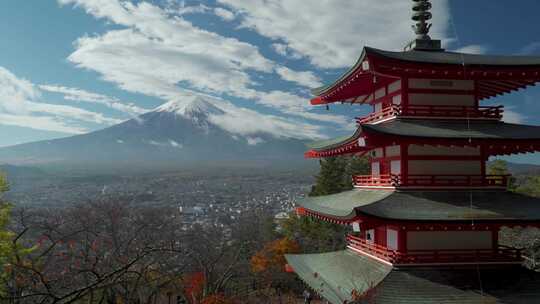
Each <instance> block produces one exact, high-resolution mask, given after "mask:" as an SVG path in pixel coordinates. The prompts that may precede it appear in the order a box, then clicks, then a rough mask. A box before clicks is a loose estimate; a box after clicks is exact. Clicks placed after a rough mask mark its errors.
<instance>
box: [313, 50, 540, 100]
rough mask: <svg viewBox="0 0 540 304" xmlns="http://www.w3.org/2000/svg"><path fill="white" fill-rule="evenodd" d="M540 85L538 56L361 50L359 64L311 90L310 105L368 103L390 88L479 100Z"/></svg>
mask: <svg viewBox="0 0 540 304" xmlns="http://www.w3.org/2000/svg"><path fill="white" fill-rule="evenodd" d="M416 79H430V82H431V84H432V86H426V85H423V86H422V85H419V82H418V81H416ZM400 80H404V81H400ZM448 80H455V81H456V82H455V84H459V85H458V86H456V85H452V83H449V82H448ZM538 81H540V57H527V56H485V55H472V54H463V53H454V52H434V51H418V50H412V51H405V52H389V51H383V50H378V49H374V48H370V47H365V48H364V50H363V52H362V55H361V56H360V58H359V59H358V61H357V63H356V64H355V65H354V66H353V67H352V68H351V69H350V70H349V71H348V72H346V73H345V74H344V75H343V76H342V77H340V78H339V79H338V80H336V81H335V82H334V83H332V84H330V85H327V86H324V87H321V88H318V89H314V90H313V94H314V95H315V96H316V97H315V98H313V99H312V100H311V103H312V104H313V105H318V104H328V103H333V102H347V103H366V102H371V101H373V99H377V98H378V96H375V98H373V97H374V96H373V93H374V92H377V91H379V90H381V89H383V88H385V87H388V86H389V85H390V86H391V87H393V88H395V89H396V91H397V90H401V91H402V92H401V93H411V94H429V93H433V90H437V91H439V92H441V91H446V93H448V94H460V95H469V94H471V95H475V96H476V97H477V99H478V100H482V99H487V98H490V97H494V96H497V95H502V94H504V93H510V92H512V91H516V90H519V89H522V88H525V87H527V86H530V85H534V84H535V83H536V82H538ZM420 83H421V82H420ZM410 84H413V85H412V86H411V85H410ZM396 91H392V92H391V93H395V92H396ZM379 93H380V91H379ZM395 94H396V95H399V93H395ZM381 97H382V96H381Z"/></svg>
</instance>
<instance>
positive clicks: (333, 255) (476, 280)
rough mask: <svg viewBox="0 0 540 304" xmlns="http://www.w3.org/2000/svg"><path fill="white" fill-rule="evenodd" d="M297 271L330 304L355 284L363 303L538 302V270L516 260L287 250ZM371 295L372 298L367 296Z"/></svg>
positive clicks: (346, 297)
mask: <svg viewBox="0 0 540 304" xmlns="http://www.w3.org/2000/svg"><path fill="white" fill-rule="evenodd" d="M286 259H287V262H288V263H289V265H291V267H292V268H293V269H294V270H295V272H296V274H297V275H298V276H300V278H302V280H304V282H306V283H307V284H308V285H309V286H310V287H311V288H312V289H314V290H315V291H317V292H318V293H319V294H320V295H321V296H323V297H324V298H325V299H327V300H329V301H330V303H333V304H342V303H344V301H345V300H347V301H350V300H351V298H352V296H351V291H352V290H353V289H354V290H356V291H357V292H359V293H363V292H365V291H367V290H369V289H371V288H374V289H373V292H370V293H368V297H369V299H368V300H366V301H367V303H379V304H419V303H423V304H485V303H510V304H513V303H516V304H517V303H520V304H532V303H540V276H539V274H538V273H534V272H531V271H528V270H526V269H523V268H521V267H519V266H499V267H489V268H485V267H479V268H477V267H471V268H469V267H455V268H443V267H408V268H406V267H403V268H399V269H398V268H392V267H391V266H389V265H386V264H383V263H380V262H377V261H376V260H374V259H371V258H369V257H366V256H363V255H359V254H356V253H353V252H351V251H348V250H346V251H338V252H330V253H323V254H308V255H286ZM370 301H371V302H370Z"/></svg>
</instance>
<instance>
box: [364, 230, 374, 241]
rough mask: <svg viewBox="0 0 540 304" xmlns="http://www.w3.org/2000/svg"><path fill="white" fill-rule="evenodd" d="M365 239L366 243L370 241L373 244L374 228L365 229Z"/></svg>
mask: <svg viewBox="0 0 540 304" xmlns="http://www.w3.org/2000/svg"><path fill="white" fill-rule="evenodd" d="M366 241H367V242H368V243H371V244H373V243H374V242H375V230H374V229H369V230H366Z"/></svg>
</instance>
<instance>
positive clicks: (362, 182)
mask: <svg viewBox="0 0 540 304" xmlns="http://www.w3.org/2000/svg"><path fill="white" fill-rule="evenodd" d="M509 179H510V175H457V174H456V175H454V174H445V175H407V176H402V175H397V174H388V175H379V176H377V175H356V176H353V184H354V186H356V187H412V188H415V187H416V188H424V187H433V188H437V187H440V188H446V187H451V188H468V187H473V188H476V187H489V188H507V187H508V181H509Z"/></svg>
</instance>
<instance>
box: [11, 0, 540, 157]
mask: <svg viewBox="0 0 540 304" xmlns="http://www.w3.org/2000/svg"><path fill="white" fill-rule="evenodd" d="M433 2H434V10H433V13H434V20H433V23H434V26H433V30H432V36H433V37H434V38H439V39H442V40H443V41H444V43H445V47H446V48H447V49H449V50H462V51H466V52H474V53H486V54H522V55H530V54H540V20H539V19H538V17H537V14H538V12H539V11H540V2H538V1H534V0H521V1H519V2H509V1H506V0H475V1H470V0H450V1H444V0H435V1H433ZM409 17H410V0H386V1H381V0H357V1H348V0H335V1H331V0H327V1H316V2H311V1H305V0H216V1H173V0H156V1H121V0H58V1H55V0H40V1H16V0H4V1H1V2H0V20H2V26H0V37H2V39H1V40H0V146H7V145H13V144H18V143H23V142H29V141H34V140H41V139H49V138H56V137H62V136H69V135H72V134H80V133H85V132H90V131H93V130H97V129H101V128H104V127H107V126H110V125H113V124H116V123H118V122H121V121H123V120H126V119H129V118H130V117H132V116H136V115H138V114H141V113H144V112H145V111H147V110H151V109H153V108H155V107H157V106H159V105H161V104H163V103H165V102H169V101H174V102H178V103H182V102H184V101H187V100H189V97H190V96H192V95H194V94H204V95H209V96H214V97H215V99H214V100H215V102H217V103H218V104H219V106H220V107H223V108H225V109H226V110H227V111H226V112H227V113H229V114H230V115H231V117H234V118H235V119H228V120H224V121H223V124H225V125H224V127H225V128H228V129H230V130H234V131H235V132H240V133H246V134H247V133H249V132H255V131H258V130H259V129H260V130H269V131H271V132H273V133H274V134H276V135H281V136H298V137H303V138H312V137H316V136H318V135H319V136H335V135H343V134H346V133H350V132H351V128H352V127H353V126H354V125H353V119H352V118H353V117H354V116H358V115H362V114H364V113H366V112H367V111H368V110H369V108H368V107H359V106H354V107H351V106H348V105H340V106H337V105H336V106H332V107H331V111H326V110H325V109H324V108H315V107H310V106H309V104H308V100H309V97H310V96H309V88H311V87H314V86H318V85H320V84H322V83H327V82H331V81H332V80H334V79H335V78H336V77H337V76H339V75H340V74H341V73H343V72H344V71H345V70H346V69H347V68H348V67H349V66H351V65H352V64H354V62H355V60H356V59H357V57H358V56H359V54H360V52H361V50H362V47H363V46H364V45H369V46H373V47H379V48H385V49H390V50H399V49H401V48H402V47H403V45H404V44H405V43H406V42H407V41H408V40H410V39H411V38H412V37H413V33H412V30H411V29H410V25H411V21H410V20H409ZM539 98H540V89H538V88H530V89H528V90H527V91H521V92H518V93H514V94H511V95H506V96H503V97H499V98H496V99H493V100H489V101H486V104H503V105H505V107H506V109H507V110H508V116H507V120H509V121H513V122H521V123H528V124H540V103H538V102H537V100H538V99H539ZM513 159H514V160H517V161H520V162H535V163H540V157H538V156H537V155H529V156H525V157H523V156H520V157H518V158H513Z"/></svg>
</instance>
